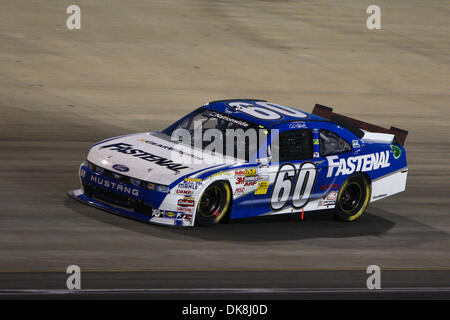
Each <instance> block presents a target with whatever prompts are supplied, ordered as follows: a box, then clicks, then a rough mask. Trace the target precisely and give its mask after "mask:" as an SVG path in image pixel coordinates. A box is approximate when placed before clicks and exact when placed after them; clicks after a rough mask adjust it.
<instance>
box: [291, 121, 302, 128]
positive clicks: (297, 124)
mask: <svg viewBox="0 0 450 320" xmlns="http://www.w3.org/2000/svg"><path fill="white" fill-rule="evenodd" d="M302 128H306V123H305V122H304V121H296V122H291V123H290V124H289V129H302Z"/></svg>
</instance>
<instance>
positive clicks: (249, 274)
mask: <svg viewBox="0 0 450 320" xmlns="http://www.w3.org/2000/svg"><path fill="white" fill-rule="evenodd" d="M77 4H78V5H79V6H80V7H81V10H82V29H81V30H73V31H69V30H67V28H66V26H65V19H66V17H67V14H66V13H65V10H66V5H67V4H66V3H64V2H61V1H53V0H52V1H26V2H25V1H4V0H0V8H1V10H0V295H1V296H2V297H5V296H8V292H9V296H10V297H11V296H15V297H18V296H19V297H20V295H25V296H27V295H28V296H30V295H31V296H35V295H41V294H42V295H46V296H48V297H54V295H55V294H56V295H57V296H58V295H59V294H64V292H63V291H56V293H55V292H53V296H52V293H51V292H49V291H39V292H40V293H39V292H34V293H33V292H27V291H11V290H14V289H20V290H25V289H36V290H37V289H45V290H49V289H58V290H62V289H65V278H66V277H67V275H66V274H65V270H66V268H67V266H69V265H73V264H75V265H78V266H80V267H81V270H82V274H83V275H86V276H84V278H83V279H85V280H86V281H85V285H83V288H87V289H91V290H94V291H92V292H91V293H86V295H91V297H92V295H97V297H98V296H103V297H105V296H108V295H107V293H106V292H96V291H95V290H97V289H105V290H106V289H113V288H116V289H122V291H119V292H118V294H120V295H121V297H124V296H125V297H138V296H140V295H141V294H146V297H149V298H156V297H155V294H152V292H155V291H154V290H163V289H165V290H169V291H167V292H164V293H161V292H158V294H159V295H158V297H165V295H166V294H167V295H168V296H176V297H183V296H185V292H183V291H182V292H180V291H176V290H173V289H176V288H184V289H185V290H193V291H191V293H192V292H194V295H195V292H196V295H195V297H217V298H223V297H235V298H241V297H249V292H246V293H245V292H244V293H243V291H242V292H241V293H240V292H239V290H244V291H245V290H248V289H255V288H259V290H260V291H254V290H253V291H252V292H253V294H255V296H251V295H250V297H255V298H257V297H271V298H298V297H302V298H304V297H305V296H306V297H311V296H312V297H323V298H327V297H332V298H335V297H343V298H347V297H355V296H356V297H358V296H359V297H361V292H360V291H361V290H364V289H365V288H366V282H365V281H366V278H367V274H366V268H367V266H369V265H373V264H375V265H379V266H380V267H381V269H382V287H383V288H386V290H385V291H381V292H382V293H380V294H381V295H382V294H384V297H388V298H391V297H400V298H401V297H414V298H417V297H419V298H420V297H425V298H433V297H439V298H442V297H443V298H448V288H449V287H450V277H449V275H450V271H449V270H450V241H449V232H450V216H449V204H450V200H449V194H450V188H449V178H448V177H449V175H450V164H449V158H450V157H449V156H450V151H449V150H450V143H449V141H450V139H449V138H450V126H449V120H450V108H449V102H450V101H449V97H450V95H449V90H448V89H449V84H450V68H449V63H450V41H449V38H448V34H450V27H449V24H448V17H449V14H450V4H449V3H448V2H447V1H426V2H423V1H408V2H407V3H405V2H404V1H378V4H379V5H380V7H381V10H382V20H381V22H382V29H381V30H373V31H370V30H368V29H367V28H366V25H365V21H366V18H367V16H368V15H367V14H366V8H367V6H368V5H369V4H371V3H369V2H365V1H362V2H361V1H342V2H339V3H337V2H335V1H331V0H329V1H281V0H280V1H256V0H254V1H246V2H242V1H237V0H236V1H192V0H189V1H148V2H143V1H134V0H133V1H126V2H123V1H113V0H111V1H107V2H105V1H81V0H80V1H77ZM234 97H251V98H261V99H267V100H269V101H273V102H277V103H280V104H285V105H291V106H296V107H299V108H301V109H304V110H305V111H311V110H312V107H313V106H314V104H315V103H321V104H325V105H331V106H333V107H334V108H335V110H336V111H337V112H339V113H343V114H346V115H348V116H351V117H356V118H359V119H361V120H365V121H368V122H372V123H375V124H378V125H381V126H386V127H389V126H391V125H393V126H396V127H399V128H404V129H406V130H408V131H409V136H408V138H407V143H406V148H407V155H408V163H409V165H408V167H409V175H408V184H407V190H406V192H404V193H402V194H399V195H397V196H394V197H392V198H389V199H385V200H382V201H379V202H376V203H374V204H372V205H371V206H370V207H369V209H368V211H367V214H366V215H365V216H363V217H362V218H361V219H360V220H358V221H356V222H354V223H340V222H337V221H334V220H333V219H332V215H331V214H330V213H329V212H320V213H316V214H305V219H304V220H303V221H300V219H299V217H296V216H285V217H266V218H258V219H252V220H242V221H236V222H234V223H231V224H223V225H218V226H215V227H212V228H191V229H175V228H168V227H161V226H154V225H148V224H144V223H139V222H136V221H132V220H128V219H125V218H122V217H118V216H114V215H111V214H108V213H105V212H102V211H99V210H96V209H94V208H91V207H87V206H85V205H82V204H80V203H78V202H76V201H74V200H72V199H69V198H68V197H67V195H66V192H67V191H68V190H71V189H74V188H76V187H78V184H79V182H78V178H77V169H78V165H79V164H80V163H81V161H82V160H83V159H84V157H85V155H86V152H87V150H88V148H89V147H90V146H91V145H92V144H93V143H94V142H96V141H99V140H102V139H105V138H107V137H111V136H118V135H123V134H127V133H133V132H144V131H153V130H159V129H162V128H164V127H165V126H167V125H168V124H170V123H171V122H172V121H174V120H176V119H178V118H179V117H181V116H182V115H184V114H186V113H187V112H189V111H190V110H192V109H193V108H194V107H196V106H199V105H201V104H203V103H205V102H207V101H210V100H217V99H226V98H234ZM96 275H97V276H96ZM383 277H384V278H383ZM89 279H91V280H89ZM383 279H384V280H383ZM89 281H90V282H89ZM383 281H384V282H383ZM274 288H276V290H275V289H274ZM292 288H294V289H295V290H294V289H292ZM327 288H328V289H330V288H331V289H330V290H328V289H327ZM336 288H338V289H336ZM389 288H391V289H389ZM133 289H136V290H138V289H139V290H141V291H127V290H133ZM203 289H208V290H212V289H214V290H215V291H210V292H208V293H207V294H206V295H205V292H202V290H203ZM225 289H227V290H228V291H227V290H225ZM268 289H270V290H272V291H264V290H268ZM312 289H314V290H316V293H311V291H312ZM7 290H9V291H7ZM142 290H144V291H142ZM145 290H147V291H145ZM148 290H150V291H148ZM151 290H153V291H151ZM170 290H172V291H170ZM220 290H225V291H224V292H225V294H224V293H222V294H221V293H220V292H219V291H220ZM230 290H231V291H230ZM233 290H234V291H233ZM261 290H262V291H261ZM283 290H284V291H283ZM286 290H287V291H286ZM305 290H306V291H305ZM327 290H328V291H327ZM396 290H397V291H396ZM402 290H403V291H408V292H409V293H410V294H408V293H406V294H403V295H402V293H401V292H403V291H402ZM109 292H110V293H109V294H110V295H109V297H111V296H112V295H114V294H113V293H111V292H112V291H109ZM258 292H259V293H258ZM264 292H266V293H269V294H270V295H269V296H267V295H266V296H264ZM411 292H413V293H412V294H411ZM116 293H117V292H116ZM186 296H187V297H192V294H188V293H186ZM370 297H371V298H373V297H374V296H373V295H371V296H370ZM370 297H369V298H370Z"/></svg>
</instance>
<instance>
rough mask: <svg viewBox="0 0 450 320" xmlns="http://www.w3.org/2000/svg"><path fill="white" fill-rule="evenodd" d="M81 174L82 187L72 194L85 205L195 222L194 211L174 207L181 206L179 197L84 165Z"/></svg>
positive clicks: (149, 218)
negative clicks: (134, 183)
mask: <svg viewBox="0 0 450 320" xmlns="http://www.w3.org/2000/svg"><path fill="white" fill-rule="evenodd" d="M79 174H80V181H81V185H82V187H81V188H80V189H76V190H72V191H69V192H68V195H69V196H70V197H72V198H74V199H76V200H78V201H80V202H82V203H84V204H87V205H89V206H92V207H95V208H97V209H101V210H104V211H107V212H110V213H113V214H117V215H121V216H124V217H127V218H132V219H136V220H139V221H143V222H149V223H155V224H162V225H170V226H192V225H193V221H192V220H193V216H192V215H191V214H187V213H186V212H178V211H176V210H170V209H176V208H177V201H176V197H173V196H171V195H170V194H163V193H160V192H156V191H153V190H146V189H143V188H139V187H135V186H132V185H129V184H125V183H123V182H121V181H120V179H118V180H116V179H112V178H111V177H108V176H104V175H101V174H98V173H96V172H95V171H93V170H90V169H89V168H88V167H87V166H85V165H84V164H82V165H81V166H80V171H79ZM171 200H173V201H171Z"/></svg>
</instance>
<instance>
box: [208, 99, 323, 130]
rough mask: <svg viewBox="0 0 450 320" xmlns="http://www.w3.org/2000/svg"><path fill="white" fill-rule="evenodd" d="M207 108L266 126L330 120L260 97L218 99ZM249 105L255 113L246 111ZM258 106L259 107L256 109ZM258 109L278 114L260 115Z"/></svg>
mask: <svg viewBox="0 0 450 320" xmlns="http://www.w3.org/2000/svg"><path fill="white" fill-rule="evenodd" d="M205 107H206V108H208V109H210V110H214V111H217V112H221V113H225V114H229V115H230V116H233V117H235V118H239V119H242V120H245V121H249V122H252V123H256V124H258V125H262V126H264V127H268V128H270V127H273V126H275V125H277V124H280V123H286V122H293V121H309V120H316V121H317V120H322V121H328V120H327V119H325V118H322V117H319V116H316V115H313V114H311V113H308V112H305V111H303V110H299V109H296V108H292V107H287V106H282V105H279V104H275V103H271V102H267V101H266V100H258V99H228V100H216V101H211V102H209V103H208V104H207V105H206V106H205ZM248 107H253V110H254V111H256V113H254V114H253V115H252V114H251V113H252V112H245V111H244V110H246V109H247V108H248ZM256 108H258V109H256ZM258 111H263V112H265V111H268V112H269V113H271V114H274V112H275V114H276V115H277V116H276V117H268V116H267V117H258V116H255V114H256V115H257V114H258Z"/></svg>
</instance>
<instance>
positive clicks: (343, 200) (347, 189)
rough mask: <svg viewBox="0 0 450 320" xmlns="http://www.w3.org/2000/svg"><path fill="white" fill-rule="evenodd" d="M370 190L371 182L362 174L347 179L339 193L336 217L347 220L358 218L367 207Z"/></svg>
mask: <svg viewBox="0 0 450 320" xmlns="http://www.w3.org/2000/svg"><path fill="white" fill-rule="evenodd" d="M370 192H371V188H370V183H369V181H368V180H367V178H365V177H364V176H362V175H356V176H353V177H350V178H348V179H347V180H345V182H344V183H343V184H342V186H341V188H340V189H339V192H338V195H337V199H336V207H335V217H336V218H337V219H338V220H342V221H347V222H350V221H355V220H356V219H358V218H359V217H360V216H361V215H362V214H363V213H364V212H365V211H366V209H367V205H368V204H369V200H370Z"/></svg>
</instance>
